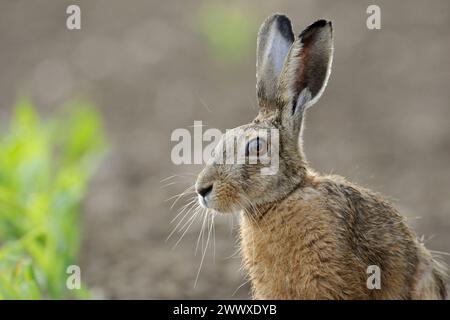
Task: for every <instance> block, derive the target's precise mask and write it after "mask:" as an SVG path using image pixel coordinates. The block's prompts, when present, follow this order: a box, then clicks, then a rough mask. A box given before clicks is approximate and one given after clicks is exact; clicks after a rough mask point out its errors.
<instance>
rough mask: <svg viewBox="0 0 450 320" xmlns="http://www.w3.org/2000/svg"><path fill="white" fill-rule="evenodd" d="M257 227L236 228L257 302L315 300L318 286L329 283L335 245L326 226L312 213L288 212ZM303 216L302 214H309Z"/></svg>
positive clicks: (245, 223)
mask: <svg viewBox="0 0 450 320" xmlns="http://www.w3.org/2000/svg"><path fill="white" fill-rule="evenodd" d="M291 209H294V210H291V211H290V212H292V213H290V214H287V213H278V212H277V214H278V215H276V214H273V215H272V216H271V217H270V218H269V219H264V220H262V221H260V222H258V224H256V223H255V222H252V220H250V219H247V218H244V219H243V220H242V222H241V249H242V253H243V256H244V266H245V268H246V270H247V272H248V274H249V277H250V279H251V282H252V288H253V291H254V296H255V298H257V299H310V298H314V297H317V296H319V295H320V294H319V293H318V292H317V290H320V289H319V286H318V281H319V282H320V281H322V280H321V279H324V278H329V276H331V274H327V272H333V271H334V270H333V268H329V267H330V265H333V264H334V263H335V258H336V239H335V238H334V233H333V232H332V231H331V230H330V225H331V221H327V219H318V217H317V216H316V214H317V212H316V211H314V210H313V208H311V207H309V208H304V207H298V208H291ZM308 209H309V211H308V214H305V212H303V210H308Z"/></svg>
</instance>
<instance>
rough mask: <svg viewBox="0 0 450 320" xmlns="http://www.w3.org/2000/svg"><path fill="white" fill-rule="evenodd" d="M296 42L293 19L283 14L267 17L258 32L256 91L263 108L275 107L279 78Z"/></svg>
mask: <svg viewBox="0 0 450 320" xmlns="http://www.w3.org/2000/svg"><path fill="white" fill-rule="evenodd" d="M292 42H294V33H293V32H292V25H291V20H289V18H288V17H286V16H285V15H281V14H274V15H272V16H270V17H268V18H267V19H266V21H264V22H263V24H262V25H261V28H260V29H259V33H258V39H257V48H256V91H257V95H258V102H259V105H260V106H261V107H262V108H274V107H275V99H276V94H277V84H278V79H279V76H280V73H281V70H282V68H283V63H284V61H285V59H286V56H287V54H288V52H289V48H290V47H291V45H292Z"/></svg>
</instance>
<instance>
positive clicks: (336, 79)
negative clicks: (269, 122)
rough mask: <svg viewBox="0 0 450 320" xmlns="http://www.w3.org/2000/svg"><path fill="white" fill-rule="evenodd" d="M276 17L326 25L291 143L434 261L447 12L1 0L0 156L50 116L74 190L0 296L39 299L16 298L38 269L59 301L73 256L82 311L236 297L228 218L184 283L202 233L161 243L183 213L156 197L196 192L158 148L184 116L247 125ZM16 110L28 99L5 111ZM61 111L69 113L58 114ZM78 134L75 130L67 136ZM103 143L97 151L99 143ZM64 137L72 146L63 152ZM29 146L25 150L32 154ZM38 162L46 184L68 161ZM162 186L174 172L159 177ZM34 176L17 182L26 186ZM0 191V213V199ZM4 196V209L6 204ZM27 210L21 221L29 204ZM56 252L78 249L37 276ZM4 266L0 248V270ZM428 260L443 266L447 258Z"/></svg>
mask: <svg viewBox="0 0 450 320" xmlns="http://www.w3.org/2000/svg"><path fill="white" fill-rule="evenodd" d="M70 4H78V5H79V6H80V8H81V30H73V31H71V30H68V29H67V28H66V18H67V14H66V8H67V6H68V5H70ZM370 4H377V5H379V6H380V8H381V30H368V29H367V27H366V19H367V17H368V14H367V13H366V9H367V7H368V5H370ZM274 12H280V13H286V14H288V15H289V16H290V18H291V19H292V21H293V23H294V28H295V31H296V33H298V32H300V31H301V30H302V29H303V28H304V27H306V26H307V25H309V24H310V23H312V22H313V21H315V20H317V19H318V18H326V19H330V20H332V21H333V26H334V31H335V38H334V39H335V58H334V65H333V72H332V75H331V78H330V81H329V83H328V88H327V90H326V92H325V93H324V95H323V97H322V99H321V100H320V102H319V103H318V104H317V105H316V106H315V107H314V108H312V109H311V110H310V111H309V114H308V119H307V122H306V130H305V135H304V139H305V149H306V154H307V156H308V159H309V161H310V163H311V165H312V166H313V167H314V168H316V169H317V170H319V171H321V172H323V173H330V172H333V173H336V174H340V175H343V176H346V177H348V178H349V179H350V180H353V181H354V182H357V183H359V184H361V185H364V186H367V187H370V188H372V189H374V190H376V191H379V192H381V193H383V194H385V195H386V196H388V197H389V198H390V199H391V200H392V201H393V202H394V203H395V205H396V206H397V207H398V208H399V209H400V211H401V212H402V213H403V214H404V215H406V216H407V217H408V221H409V223H410V224H411V225H412V226H413V227H414V229H415V230H416V232H417V234H418V235H419V236H421V235H425V240H426V244H427V247H428V248H430V249H433V250H436V251H442V252H450V106H449V100H450V99H449V98H450V90H449V83H450V81H449V80H450V79H449V78H450V64H449V61H448V57H449V56H450V41H449V28H450V2H448V1H446V0H442V1H439V0H435V1H432V2H427V1H424V0H421V1H417V0H415V1H332V0H329V1H325V0H319V1H318V0H302V1H293V0H290V1H287V0H280V1H269V0H267V1H261V0H258V1H256V0H254V1H181V0H180V1H176V0H174V1H144V0H139V1H138V0H133V1H119V0H96V1H87V0H86V1H75V0H74V1H56V0H55V1H49V0H40V1H23V0H15V1H6V0H2V1H0V43H1V50H0V70H1V72H0V130H1V131H0V132H1V139H2V141H3V142H2V143H4V144H5V146H6V145H7V143H6V142H7V141H11V139H12V138H11V137H17V136H20V134H22V138H21V139H19V140H20V143H22V144H26V143H29V141H28V140H29V139H31V138H32V137H35V136H37V135H38V133H36V132H41V131H32V132H28V131H26V130H25V131H24V130H22V129H23V127H25V128H28V127H29V126H30V123H37V122H38V121H43V123H44V124H42V127H47V126H48V125H47V124H45V123H47V122H52V121H53V120H52V119H54V117H56V115H58V116H57V117H58V119H59V120H58V121H59V122H58V121H57V122H58V123H62V125H60V126H59V131H56V134H54V136H56V137H58V136H62V137H66V136H67V137H69V138H68V139H66V140H67V141H69V142H67V141H66V142H63V143H62V144H61V145H57V146H56V148H57V149H58V148H62V150H69V151H68V154H69V156H68V159H69V160H67V163H69V164H71V165H72V166H71V167H70V168H72V167H73V166H75V167H76V168H78V169H79V170H81V172H82V174H79V171H75V172H72V173H71V174H72V175H71V177H73V179H74V180H70V179H69V180H68V181H72V182H71V183H69V184H68V185H69V186H73V185H74V183H75V182H76V183H75V185H76V186H78V184H77V183H78V182H79V181H78V180H77V179H79V180H81V181H82V183H81V185H83V186H85V187H83V188H81V189H80V188H78V187H77V188H76V191H77V193H75V196H74V198H73V199H72V198H70V199H72V200H70V201H72V202H70V201H69V202H67V203H68V204H67V203H66V205H67V206H68V207H67V208H69V209H67V210H63V211H61V210H60V211H57V210H56V209H55V211H54V212H56V213H55V215H54V216H56V217H61V216H65V215H66V213H64V212H66V211H67V212H71V214H72V216H71V217H72V220H69V221H65V220H64V221H63V220H61V221H62V222H61V223H59V224H53V223H51V225H52V226H53V227H54V226H55V225H56V226H57V229H55V231H54V234H55V237H54V238H52V239H54V242H55V243H53V247H52V248H54V249H49V250H50V251H46V252H47V253H48V254H43V255H41V254H40V253H39V252H37V251H36V250H35V248H36V245H35V244H33V245H30V246H29V247H27V249H26V250H25V249H24V250H25V251H24V252H25V253H20V254H19V256H20V255H26V256H30V258H29V259H28V258H27V260H26V261H28V265H30V266H31V268H32V267H33V264H34V263H35V261H38V263H39V266H40V267H39V270H40V271H39V270H38V271H33V270H31V271H30V272H29V273H27V272H28V271H26V270H28V269H23V268H22V267H20V266H22V265H23V264H22V263H21V262H20V263H19V262H17V261H22V260H20V259H22V258H20V259H19V260H17V259H16V258H8V259H9V260H8V259H6V258H4V261H7V260H8V261H13V264H12V268H13V269H14V270H16V271H14V272H15V273H14V272H12V274H14V276H11V277H10V278H8V279H3V280H2V279H0V289H1V285H2V283H3V285H4V288H3V289H4V291H5V292H7V291H8V290H6V289H5V288H7V285H12V286H14V283H15V282H14V281H16V280H17V279H16V278H14V277H15V276H17V269H18V268H19V267H20V268H22V269H20V268H19V270H22V271H23V270H25V271H23V281H25V282H26V283H28V284H27V286H25V287H24V288H25V289H26V290H29V289H30V288H31V289H32V290H31V291H30V292H31V293H32V294H31V295H29V296H31V297H40V296H41V295H40V294H39V293H38V291H39V288H35V287H32V286H31V285H29V283H30V282H29V281H30V278H33V277H36V278H37V282H38V283H39V282H40V283H41V285H42V282H43V280H42V279H45V277H44V276H43V274H46V272H48V273H49V274H50V273H52V272H57V273H58V276H57V277H56V278H52V279H50V276H49V278H48V279H47V280H48V281H46V283H47V285H46V289H45V292H44V294H43V296H44V297H48V296H50V297H61V294H60V293H59V291H58V290H59V289H55V283H57V282H58V281H60V282H61V281H63V280H61V279H64V276H65V275H64V267H65V265H66V264H65V263H67V261H72V262H76V263H79V264H80V266H81V277H82V281H83V283H84V284H85V286H86V287H87V288H88V290H89V291H90V292H91V296H92V297H94V298H113V299H124V298H129V299H132V298H138V299H143V298H148V299H154V298H160V299H164V298H180V299H184V298H187V299H202V298H205V299H212V298H217V299H221V298H231V299H233V298H249V285H248V284H247V283H246V279H245V275H244V274H243V272H242V271H241V269H240V262H241V259H240V257H239V254H235V253H236V250H237V242H236V231H237V223H236V222H237V216H236V217H234V221H232V219H231V218H230V217H217V218H216V219H215V223H216V224H215V253H214V252H213V250H212V249H208V251H207V253H206V256H205V260H204V263H203V266H202V268H201V271H200V273H199V276H198V281H197V283H196V285H195V286H194V283H195V279H196V275H197V272H198V269H199V265H200V261H201V255H200V254H199V253H197V254H195V246H196V242H197V239H198V238H197V237H198V234H199V231H200V228H201V223H195V224H194V225H192V227H191V228H190V230H189V232H187V233H186V235H185V237H184V239H183V240H182V241H181V242H180V243H179V244H178V246H176V247H175V248H173V246H174V242H176V240H177V237H175V238H174V239H171V240H169V241H166V238H167V236H168V235H169V233H170V231H171V230H172V228H173V227H174V225H173V224H170V221H171V220H172V219H173V218H174V217H175V215H176V212H177V210H176V209H177V208H179V207H180V205H183V200H180V203H179V204H177V205H176V206H174V208H170V205H171V202H170V201H166V200H167V199H168V198H170V197H172V196H174V195H176V194H179V193H180V192H182V191H183V190H185V189H186V188H187V187H189V186H190V185H191V184H192V183H194V181H195V174H196V173H197V172H198V171H199V170H200V169H201V166H186V165H185V166H176V165H174V164H172V162H171V160H170V152H171V148H172V147H173V146H174V143H172V142H171V141H170V135H171V132H172V131H173V130H174V129H176V128H188V129H192V125H193V123H194V120H202V121H203V124H205V125H207V126H208V127H212V128H219V129H220V130H222V131H224V130H225V129H227V128H233V127H236V126H238V125H241V124H244V123H247V122H249V121H251V120H252V119H253V117H254V116H255V115H256V113H257V106H256V95H255V47H256V33H257V30H258V28H259V25H260V24H261V23H262V21H263V20H264V19H265V18H266V17H267V16H269V15H271V14H273V13H274ZM21 97H27V98H28V101H29V102H19V106H18V107H16V108H15V106H16V105H17V101H18V100H19V101H20V98H21ZM73 101H89V102H90V103H89V107H82V108H81V110H85V111H84V113H83V112H82V113H81V116H80V113H79V111H73V110H80V107H79V105H80V104H83V103H78V102H76V103H73ZM18 110H19V111H18ZM33 110H34V111H33ZM61 110H66V111H67V110H68V111H67V112H68V113H63V114H62V115H61ZM86 110H88V111H86ZM33 112H34V113H33ZM71 112H72V113H71ZM73 112H75V115H74V114H73ZM77 114H78V115H79V116H77ZM38 115H39V116H38ZM37 117H42V119H41V120H36V118H37ZM11 119H15V120H13V124H12V128H11V127H10V125H9V123H11ZM33 119H35V120H33ZM68 119H69V120H70V121H72V120H73V119H78V120H73V121H72V122H70V123H71V126H73V127H74V128H75V129H73V130H66V128H71V127H70V126H66V125H65V124H64V123H65V122H64V121H68ZM77 121H78V122H77ZM86 122H87V123H90V125H89V126H88V127H83V125H82V124H83V123H86ZM102 123H103V124H102ZM14 128H15V129H14ZM17 128H19V129H17ZM20 128H22V129H20ZM77 128H78V129H77ZM36 130H37V129H36ZM39 130H40V129H39ZM44 131H45V130H44ZM17 132H19V133H17ZM103 135H105V137H106V138H105V140H107V143H105V142H104V141H103V138H102V139H100V138H99V137H100V136H103ZM80 136H82V137H84V138H81V140H80V141H78V140H79V139H78V137H80ZM5 137H6V138H5ZM97 138H98V139H99V140H98V139H97ZM5 139H6V140H5ZM46 139H47V138H46ZM97 140H98V141H97ZM100 140H101V141H100ZM5 141H6V142H5ZM27 141H28V142H27ZM33 141H34V140H33ZM39 141H41V140H39ZM42 141H45V143H49V144H50V147H48V148H43V149H42V150H47V149H49V148H50V149H51V148H52V147H51V146H52V143H53V141H54V140H52V139H50V140H48V139H47V140H42ZM42 141H41V142H40V144H39V145H44V146H46V145H47V144H45V143H44V142H42ZM55 141H56V142H55V144H58V143H61V142H58V141H59V140H58V139H56V140H55ZM89 141H96V143H95V145H91V144H90V142H89ZM8 143H9V142H8ZM17 143H19V142H17ZM34 145H35V144H33V146H34ZM106 145H107V147H105V146H106ZM5 148H6V147H5ZM8 148H9V147H8ZM27 148H28V147H27ZM30 148H31V147H30ZM106 149H107V150H108V152H103V151H102V152H100V150H106ZM2 150H6V149H2ZM8 150H13V151H11V152H10V153H3V154H2V155H1V157H6V155H9V157H11V158H8V161H9V162H8V161H6V160H5V161H2V162H0V164H1V165H4V168H2V169H0V170H3V171H0V183H2V184H3V185H2V187H3V189H4V190H7V188H6V187H5V186H6V182H5V181H9V182H8V183H9V186H14V188H16V189H17V190H16V189H14V190H16V191H17V192H18V194H20V195H21V196H20V197H22V195H23V194H27V193H26V192H25V191H24V192H25V193H23V192H22V191H21V189H20V190H19V189H18V187H17V186H18V185H20V183H15V182H14V181H15V180H14V178H15V177H10V180H6V178H5V176H6V174H5V172H16V171H11V170H17V172H19V173H22V172H23V166H18V167H17V166H16V164H17V163H18V162H15V160H11V159H15V158H14V157H15V155H16V152H15V151H14V150H16V149H14V148H13V149H11V148H10V149H8ZM26 150H28V149H26ZM30 150H34V149H33V148H31V149H30ZM40 150H41V149H40ZM58 150H59V149H58ZM70 150H72V151H73V150H75V151H73V152H72V151H70ZM100 154H101V155H102V156H100ZM28 157H29V153H27V152H24V153H23V159H22V160H23V161H24V163H29V162H30V161H28V160H29V159H28ZM86 157H87V158H89V159H91V160H92V159H94V158H95V160H92V161H91V162H92V163H95V165H93V166H91V165H90V166H87V167H85V166H81V167H80V168H81V169H80V168H79V167H78V166H77V165H78V164H80V163H85V162H84V161H85V160H83V159H85V158H86ZM100 158H101V159H102V161H99V159H100ZM4 159H6V158H4ZM22 160H21V161H22ZM17 161H18V160H17ZM91 162H89V163H91ZM36 163H38V164H39V163H41V162H36V161H34V160H33V161H31V164H32V165H30V166H31V167H32V168H34V169H33V170H35V171H36V172H40V171H41V170H40V167H39V166H37V167H36ZM52 163H53V162H48V163H46V164H45V165H46V166H47V167H46V168H47V169H46V172H47V173H48V175H49V176H50V177H53V176H54V175H55V174H56V173H59V172H60V170H63V169H64V168H66V167H67V166H66V165H65V163H66V162H63V165H61V166H59V167H56V165H55V166H54V165H53V164H52ZM58 164H60V163H59V162H58ZM11 168H13V169H11ZM78 169H77V170H78ZM85 169H86V170H85ZM88 169H89V170H88ZM83 170H84V171H83ZM1 172H3V173H4V175H3V176H2V175H1ZM19 173H18V174H19ZM172 175H181V177H176V178H174V179H173V180H170V179H169V180H163V179H165V178H167V177H170V176H172ZM33 177H34V176H32V180H23V179H22V178H21V179H22V180H20V181H21V183H22V184H23V187H24V189H27V188H26V187H27V186H28V182H27V181H34V178H33ZM2 179H3V180H2ZM28 179H30V177H28ZM44 180H45V179H44ZM56 180H57V179H56ZM56 180H55V181H56ZM88 180H89V183H88ZM24 181H25V182H26V183H25V182H24ZM58 181H59V180H58ZM63 181H66V180H64V179H63ZM73 181H75V182H73ZM77 181H78V182H77ZM170 182H174V183H173V184H170ZM34 187H35V188H36V190H35V191H34V192H31V193H30V192H29V193H30V197H28V198H26V199H35V196H34V195H35V194H36V192H39V191H42V190H43V189H40V188H41V185H40V184H37V185H35V186H34ZM11 188H13V187H11ZM3 189H1V188H0V204H1V201H2V199H3V201H6V200H4V199H6V196H5V194H7V193H6V191H4V192H3V195H2V190H3ZM44 190H47V189H44ZM49 190H50V189H49ZM52 190H53V189H52ZM58 190H59V189H58ZM71 192H72V191H71ZM45 194H47V193H45ZM45 194H44V195H45ZM52 194H53V195H54V193H52ZM55 194H58V193H55ZM70 194H72V193H70ZM2 196H3V198H2ZM20 197H17V198H14V199H16V200H15V201H16V202H17V205H21V202H20V201H18V200H17V199H21V198H20ZM52 199H53V198H51V199H47V200H46V201H54V203H56V204H59V203H60V201H59V199H60V198H58V197H56V198H55V199H53V200H52ZM27 201H28V200H27ZM49 203H50V202H49ZM51 203H53V202H51ZM27 205H28V206H29V209H30V210H29V212H30V213H29V217H31V218H33V219H34V217H35V216H36V214H35V212H34V209H33V208H35V207H36V206H35V203H34V202H27ZM63 207H64V206H63ZM1 208H2V207H1V206H0V210H1ZM52 208H60V206H56V205H55V206H53V207H52ZM64 208H65V207H64ZM74 208H78V209H77V210H75V211H74ZM32 209H33V210H32ZM8 210H9V209H4V208H3V211H0V215H2V213H3V214H4V215H5V212H11V211H8ZM58 210H59V209H58ZM41 211H42V212H41V213H42V216H40V218H39V219H40V220H39V221H41V223H43V221H44V222H46V221H47V222H48V221H53V220H47V219H50V218H47V216H45V214H46V213H47V212H53V211H48V210H41ZM58 212H60V214H59V213H58ZM61 212H62V213H61ZM74 212H75V213H74ZM73 214H75V215H79V217H80V219H81V220H80V226H79V228H78V227H77V229H70V226H73V228H75V225H74V224H73V223H72V222H70V221H73V219H74V218H73ZM19 216H20V219H22V217H23V216H21V215H19ZM31 218H30V219H31ZM8 219H9V218H8ZM33 219H31V220H30V221H34V220H33ZM51 219H53V218H51ZM16 220H17V218H16V217H14V218H11V219H10V220H7V219H6V218H5V217H0V224H1V223H2V221H3V226H2V227H1V228H0V247H1V246H2V245H3V247H6V246H7V245H8V244H11V243H12V244H13V245H12V246H13V247H14V248H16V245H15V244H14V243H13V242H12V241H10V240H11V239H13V238H14V237H16V238H17V237H22V236H23V235H24V234H25V233H24V232H22V231H23V230H22V229H20V230H22V231H20V230H19V229H17V230H19V231H20V232H22V233H20V232H19V231H17V232H16V233H11V232H9V231H10V230H12V229H11V228H13V225H14V224H12V222H11V221H16ZM75 220H76V219H75ZM5 221H6V222H5ZM27 221H28V220H27ZM58 221H59V220H58ZM14 223H15V222H14ZM27 223H28V222H27ZM27 226H28V225H27ZM60 226H63V227H64V228H65V229H64V228H63V229H60ZM27 228H29V229H30V230H34V229H32V228H31V227H29V226H28V227H27ZM61 228H62V227H61ZM67 228H69V229H70V230H72V231H73V230H76V232H82V234H81V235H80V239H79V240H73V239H72V238H73V237H76V235H75V236H73V237H72V238H70V239H68V238H67V237H65V235H66V233H64V231H60V230H67ZM14 230H16V229H14ZM27 230H28V229H27ZM52 230H53V229H52ZM79 230H81V231H79ZM33 232H34V231H33ZM61 232H63V233H62V234H60V233H61ZM57 235H59V237H60V238H58V237H57ZM8 237H9V238H8ZM40 237H41V236H40ZM40 237H38V238H37V240H36V241H37V243H38V245H39V246H42V247H43V248H47V245H48V243H49V242H48V241H42V238H40ZM28 238H29V237H28ZM28 238H27V239H28ZM8 239H9V240H8ZM20 239H22V238H20ZM58 239H63V240H58ZM21 241H22V240H21ZM60 241H67V243H73V241H75V242H74V243H75V245H74V246H75V247H76V246H78V247H79V248H78V249H77V250H75V251H74V252H73V253H72V254H71V255H70V256H69V257H67V259H68V260H64V259H65V258H64V259H63V260H61V261H59V260H58V261H59V263H60V267H59V269H58V270H57V271H53V268H56V267H54V265H55V263H54V261H53V260H52V259H53V258H54V259H57V258H56V256H58V255H55V252H58V251H55V250H60V252H63V253H65V252H67V250H68V249H67V248H66V247H64V246H62V247H61V245H60V244H61V243H64V244H66V242H60ZM22 242H23V241H22ZM50 243H51V242H50ZM44 244H45V247H44ZM55 248H56V249H55ZM8 250H9V249H8ZM11 250H16V249H11ZM45 250H47V249H45ZM51 250H53V251H51ZM8 252H9V251H8ZM71 252H72V251H71ZM52 254H53V255H52ZM5 256H7V254H6V253H3V256H2V252H1V251H0V260H1V259H2V257H5ZM52 257H53V258H52ZM64 257H65V256H64ZM36 259H37V260H36ZM442 259H443V260H445V261H446V262H447V263H449V262H450V259H449V257H448V256H447V255H443V256H442ZM18 266H19V267H18ZM1 267H2V264H0V269H1ZM3 267H5V266H3ZM5 268H6V267H5ZM36 273H38V275H36ZM39 274H40V275H39ZM14 279H15V280H14ZM2 281H3V282H2ZM17 281H19V280H17ZM27 281H28V282H27ZM60 285H61V283H60ZM57 286H58V285H56V287H57ZM52 288H53V289H52ZM25 289H24V290H25ZM27 292H28V291H27ZM52 292H53V294H52ZM0 293H1V291H0ZM18 294H19V297H20V293H18ZM62 295H64V294H62ZM0 296H1V294H0Z"/></svg>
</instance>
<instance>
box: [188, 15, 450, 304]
mask: <svg viewBox="0 0 450 320" xmlns="http://www.w3.org/2000/svg"><path fill="white" fill-rule="evenodd" d="M332 59H333V29H332V25H331V22H327V21H325V20H319V21H317V22H315V23H313V24H312V25H310V26H309V27H307V28H306V29H305V30H304V31H303V32H302V33H301V34H300V35H299V36H298V37H294V34H293V31H292V26H291V22H290V20H289V18H288V17H286V16H284V15H279V14H275V15H273V16H271V17H269V18H268V19H267V20H266V21H265V22H264V23H263V24H262V26H261V28H260V31H259V34H258V39H257V64H256V66H257V75H256V79H257V85H256V89H257V97H258V104H259V106H260V111H259V114H258V116H257V117H256V118H255V120H253V121H252V122H251V123H250V124H247V125H244V126H241V127H239V128H236V129H233V131H230V132H239V135H241V136H243V137H244V138H245V139H240V141H241V142H242V141H243V140H244V144H241V142H238V143H237V144H238V148H236V149H239V148H244V149H245V156H246V157H250V156H252V155H253V156H255V155H256V156H257V158H258V157H259V156H261V155H262V154H264V153H267V152H268V150H269V139H265V138H264V137H261V136H255V132H260V129H263V130H268V129H277V130H278V132H279V140H278V141H279V142H278V150H277V151H278V154H279V164H278V171H277V173H276V174H261V170H260V169H261V168H262V167H263V166H264V164H262V163H261V161H257V162H256V163H252V164H250V163H248V162H245V163H237V164H230V163H223V161H222V162H221V161H219V160H218V158H221V159H222V158H223V156H224V154H222V151H223V153H225V151H224V150H223V149H219V150H220V152H216V153H215V154H214V155H213V158H212V162H211V163H209V164H208V165H207V166H206V167H205V168H204V169H203V171H202V172H201V173H200V174H199V176H198V178H197V182H196V190H197V193H198V197H199V201H200V203H201V205H202V206H204V207H207V208H210V209H212V210H215V211H217V212H222V213H227V212H233V211H236V210H240V211H241V212H242V214H241V221H240V246H241V251H242V254H243V258H244V267H245V270H246V271H247V272H248V275H249V278H250V281H251V285H252V292H253V297H254V298H255V299H444V298H445V297H446V289H445V283H446V268H445V267H444V265H443V264H441V263H439V262H438V261H436V260H435V259H434V258H433V257H432V256H431V254H430V252H429V251H428V250H427V249H426V248H425V247H424V246H423V244H422V243H420V242H419V241H418V240H417V238H416V236H415V234H414V232H413V231H412V230H411V229H410V228H409V227H408V225H407V224H406V222H405V219H404V218H403V217H402V216H401V215H400V214H399V213H398V211H397V210H396V209H395V208H394V207H392V205H391V204H390V203H388V202H387V201H386V200H384V199H383V198H382V197H381V196H379V195H378V194H376V193H374V192H372V191H370V190H367V189H364V188H361V187H359V186H357V185H355V184H353V183H351V182H348V181H347V180H345V179H344V178H342V177H339V176H335V175H329V176H322V175H319V174H317V173H316V172H314V171H313V170H312V169H311V168H310V167H309V166H308V164H307V162H306V159H305V156H304V154H303V148H302V123H303V119H304V114H305V111H306V109H307V108H308V107H310V106H312V105H313V104H314V103H315V102H316V101H317V100H318V99H319V98H320V96H321V94H322V92H323V91H324V89H325V86H326V84H327V81H328V78H329V75H330V70H331V64H332ZM229 136H230V135H229V134H226V135H224V136H223V137H222V143H223V142H225V141H226V140H227V139H228V138H229ZM238 141H239V139H238ZM274 141H275V140H274ZM233 152H235V151H233ZM225 156H226V157H227V159H228V156H229V155H225ZM222 160H223V159H222ZM369 266H377V267H378V268H379V269H378V270H379V271H380V280H381V281H380V286H379V287H377V288H375V289H373V288H372V289H369V288H368V285H367V279H368V277H369V275H368V273H367V268H368V267H369Z"/></svg>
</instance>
